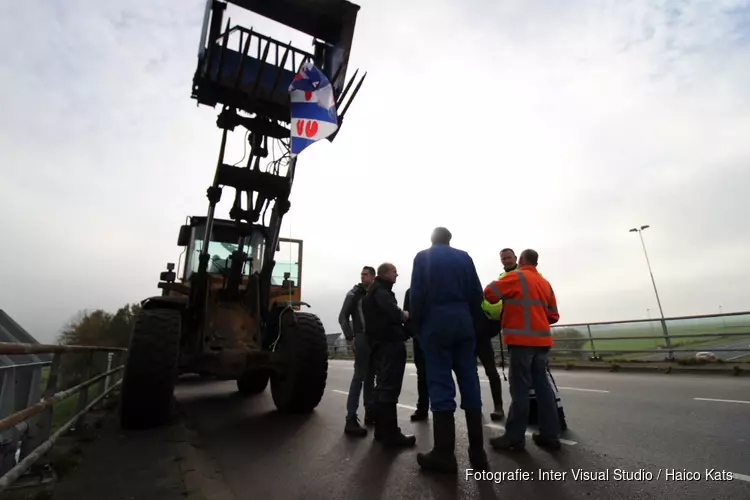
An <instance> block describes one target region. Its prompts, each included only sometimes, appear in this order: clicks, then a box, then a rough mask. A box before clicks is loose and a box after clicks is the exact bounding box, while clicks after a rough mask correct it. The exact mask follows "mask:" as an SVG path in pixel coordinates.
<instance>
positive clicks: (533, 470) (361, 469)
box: [176, 360, 750, 500]
mask: <svg viewBox="0 0 750 500" xmlns="http://www.w3.org/2000/svg"><path fill="white" fill-rule="evenodd" d="M352 372H353V366H352V361H344V360H331V361H329V372H328V383H327V388H326V393H325V395H324V397H323V400H322V401H321V403H320V405H319V406H318V407H317V409H316V410H315V411H314V412H313V413H311V414H309V415H284V414H280V413H278V412H277V411H276V410H275V407H274V405H273V400H272V398H271V393H270V389H267V390H266V391H265V392H264V393H262V394H260V395H257V396H253V397H250V398H242V397H240V396H239V394H238V393H237V391H236V384H235V383H234V382H233V381H226V382H224V381H210V380H197V379H191V380H182V381H181V382H180V385H179V386H178V389H177V392H176V394H177V398H178V401H179V402H180V406H181V408H182V410H183V412H184V418H185V420H186V423H187V425H189V426H190V427H192V428H193V429H194V430H196V431H197V432H198V433H199V434H200V437H201V441H202V442H203V443H204V446H205V449H204V451H206V452H208V453H209V454H210V455H212V456H213V458H214V459H215V460H216V461H217V463H218V464H219V467H220V469H221V472H222V474H223V476H224V480H225V481H226V482H227V484H228V485H229V487H230V488H231V490H232V491H233V493H234V495H235V497H236V498H237V499H238V500H244V499H268V500H271V499H273V500H276V499H278V500H287V499H288V500H292V499H295V500H296V499H299V500H302V499H305V500H315V499H321V500H333V499H350V498H351V499H362V500H366V499H380V498H383V499H389V500H390V499H393V500H395V499H409V500H416V499H455V498H478V499H495V498H498V499H500V498H513V499H525V498H528V499H539V498H550V500H568V499H584V498H585V499H601V498H614V499H640V498H643V499H651V498H653V499H657V498H658V499H665V498H679V499H681V500H686V499H693V498H694V499H701V500H703V499H709V498H715V499H720V498H727V499H730V498H731V499H740V498H750V378H749V377H732V376H726V377H725V376H700V375H697V376H692V375H663V374H658V375H656V374H619V373H608V372H584V373H581V372H568V371H563V370H555V371H553V375H554V377H555V379H556V382H557V385H558V388H559V390H560V394H561V397H562V401H563V404H564V408H565V413H566V416H567V420H568V425H569V429H568V431H567V432H566V433H565V434H564V435H563V436H562V437H563V439H564V440H565V441H564V444H563V447H562V450H560V451H558V452H548V451H545V450H542V449H540V448H538V447H536V445H534V443H533V442H532V441H531V439H530V438H529V439H528V440H527V446H526V451H525V452H521V453H507V452H505V453H501V452H496V451H495V450H493V449H492V448H491V447H490V446H489V445H487V447H486V449H487V453H488V455H489V458H490V464H491V467H492V471H493V476H490V477H484V478H477V477H473V476H471V471H467V469H470V465H469V463H468V457H467V446H468V444H467V436H466V428H465V420H464V418H463V413H462V412H461V411H460V410H459V411H458V412H457V414H456V427H457V429H456V441H457V450H456V452H457V457H458V459H459V472H458V474H456V475H455V476H447V477H446V476H442V475H436V474H434V473H425V472H422V471H420V469H419V466H418V464H417V462H416V454H417V452H418V451H428V450H429V449H430V448H431V447H432V425H431V419H430V420H428V421H424V422H418V423H412V422H411V421H410V420H409V415H410V414H411V413H412V411H413V409H414V405H415V404H416V399H417V390H416V382H417V379H416V376H415V373H416V371H415V368H414V366H413V365H411V364H409V365H407V371H406V375H405V377H404V387H403V391H402V394H401V398H400V403H399V404H400V406H399V420H400V426H401V427H402V429H404V431H405V432H408V433H413V434H414V435H416V437H417V445H416V447H414V448H410V449H404V450H390V449H385V448H383V447H382V446H381V445H380V444H379V443H377V442H374V441H373V439H372V428H371V429H370V432H369V433H368V436H367V437H365V438H352V437H349V436H347V435H345V434H344V432H343V431H344V417H345V414H346V411H345V407H346V398H347V392H348V390H349V384H350V381H351V375H352ZM479 374H480V380H482V384H481V385H482V389H483V401H484V402H485V405H486V408H485V411H484V413H485V423H486V424H487V425H486V426H485V428H484V429H485V441H486V440H487V439H488V438H489V437H493V436H496V435H499V434H500V433H501V432H502V427H501V426H502V422H500V423H499V425H498V424H497V423H494V422H491V421H490V419H489V410H490V406H491V396H490V392H489V383H488V382H487V379H486V377H485V374H484V372H483V369H482V368H481V367H479ZM507 389H508V388H507V382H506V381H503V392H504V400H505V410H506V412H507V409H508V404H509V402H510V396H509V395H508V390H507ZM360 418H363V412H362V410H361V407H360ZM532 430H533V429H529V431H532ZM578 471H582V472H587V473H594V475H598V477H594V478H593V479H589V480H584V479H581V478H577V477H576V473H577V472H578ZM550 472H552V473H553V474H554V475H553V474H550ZM499 473H503V474H505V475H504V476H503V477H500V474H499ZM509 473H513V474H509ZM524 473H525V474H524ZM563 473H564V474H563ZM685 473H687V474H685ZM729 473H732V475H733V479H731V480H729V479H728V475H729ZM681 474H682V475H681ZM544 476H546V477H544ZM555 476H556V477H555Z"/></svg>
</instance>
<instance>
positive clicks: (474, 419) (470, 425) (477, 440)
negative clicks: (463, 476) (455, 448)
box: [465, 410, 490, 471]
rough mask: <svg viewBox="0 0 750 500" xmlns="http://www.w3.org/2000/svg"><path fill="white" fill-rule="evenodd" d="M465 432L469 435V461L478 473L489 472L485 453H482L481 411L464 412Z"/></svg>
mask: <svg viewBox="0 0 750 500" xmlns="http://www.w3.org/2000/svg"><path fill="white" fill-rule="evenodd" d="M465 413H466V431H467V433H468V434H469V461H470V462H471V465H472V467H474V469H476V470H480V471H488V470H490V464H489V462H488V461H487V453H485V451H484V430H483V426H482V410H466V411H465Z"/></svg>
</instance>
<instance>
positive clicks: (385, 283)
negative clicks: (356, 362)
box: [362, 262, 416, 446]
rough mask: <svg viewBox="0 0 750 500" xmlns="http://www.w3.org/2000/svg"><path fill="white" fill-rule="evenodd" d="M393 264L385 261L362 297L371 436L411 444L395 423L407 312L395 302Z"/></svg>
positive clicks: (395, 443)
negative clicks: (372, 415) (369, 373)
mask: <svg viewBox="0 0 750 500" xmlns="http://www.w3.org/2000/svg"><path fill="white" fill-rule="evenodd" d="M397 278H398V271H397V270H396V266H394V265H393V264H391V263H390V262H385V263H383V264H381V265H380V266H379V267H378V271H377V276H375V280H374V281H373V282H372V284H371V285H370V288H369V289H368V290H367V295H365V298H364V299H362V312H363V314H364V317H365V335H366V336H367V341H368V344H369V346H370V353H371V354H370V356H371V357H370V364H371V366H372V370H373V372H374V375H375V387H374V388H373V391H372V392H373V400H374V402H375V440H376V441H379V442H381V443H383V444H384V445H386V446H414V444H415V443H416V438H415V437H414V436H407V435H405V434H404V433H403V432H401V428H400V427H399V426H398V410H397V408H396V407H397V405H398V398H399V396H400V395H401V385H402V383H403V380H404V370H405V368H406V332H405V331H404V322H405V321H406V320H407V319H409V313H407V312H405V311H403V310H402V309H401V308H400V307H399V306H398V301H397V300H396V295H395V294H394V293H393V285H394V284H395V283H396V279H397Z"/></svg>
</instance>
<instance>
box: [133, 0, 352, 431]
mask: <svg viewBox="0 0 750 500" xmlns="http://www.w3.org/2000/svg"><path fill="white" fill-rule="evenodd" d="M230 5H231V6H232V7H233V8H238V9H240V10H247V11H250V12H253V13H255V14H257V15H261V16H264V17H266V18H269V19H271V20H273V21H277V22H278V23H281V24H282V25H285V26H287V27H290V28H292V29H296V30H298V31H300V32H302V33H304V34H307V35H309V36H310V37H311V38H312V44H313V47H314V50H313V51H311V52H307V51H305V50H301V49H299V48H297V47H294V46H292V44H291V42H289V43H283V42H280V41H277V40H274V39H273V38H271V37H268V36H265V35H262V34H260V33H258V32H257V31H256V30H254V29H253V28H250V29H248V28H245V27H243V26H238V25H236V26H230V25H231V20H230V19H228V20H227V22H226V26H225V28H224V29H223V30H222V24H223V18H224V15H225V11H226V10H227V7H228V6H230ZM358 11H359V6H357V5H355V4H352V3H350V2H348V1H342V0H324V1H317V2H316V1H310V0H274V1H268V0H231V1H221V0H208V1H207V2H206V8H205V16H204V21H203V26H202V32H201V37H200V45H199V52H198V65H197V68H196V71H195V74H194V77H193V85H192V98H193V99H195V100H196V101H197V102H198V104H199V105H205V106H210V107H215V106H216V105H220V106H221V112H220V113H219V116H218V119H217V126H218V127H219V128H220V129H221V130H222V135H221V145H220V149H219V158H218V162H217V165H216V169H215V172H214V178H213V183H212V184H211V186H210V187H209V188H208V190H207V197H208V202H209V203H208V213H207V215H206V216H192V217H188V218H187V220H186V223H185V224H184V225H182V227H180V230H179V234H178V238H177V240H178V241H177V244H178V246H179V247H181V248H182V253H181V254H180V259H179V260H178V268H177V272H175V266H174V264H173V263H168V264H167V270H166V271H164V272H162V273H161V276H160V281H159V283H158V288H159V289H160V290H161V293H160V294H159V295H155V296H153V297H149V298H147V299H145V300H144V301H143V302H142V310H141V312H140V314H139V316H138V318H137V320H136V323H135V326H134V329H133V332H132V335H131V339H130V345H129V349H128V354H127V360H126V362H125V370H124V375H123V382H122V390H121V401H120V422H121V425H122V427H124V428H129V429H135V428H149V427H154V426H158V425H162V424H165V423H168V422H169V421H171V420H172V418H173V417H174V414H175V407H174V405H175V399H174V388H175V385H176V383H177V379H178V377H179V375H181V374H185V373H196V374H200V375H204V376H206V375H208V376H215V377H218V378H220V379H223V380H236V383H237V390H238V392H239V393H240V394H242V395H246V396H251V395H254V394H258V393H261V392H263V391H265V390H266V388H267V386H268V385H270V391H271V395H272V398H273V401H274V403H275V405H276V407H277V408H278V409H279V410H281V411H284V412H310V411H313V410H314V409H315V407H316V406H317V405H318V404H319V402H320V400H321V398H322V396H323V392H324V390H325V385H326V379H327V372H328V347H327V342H326V335H325V330H324V328H323V324H322V322H321V321H320V319H319V318H318V317H317V316H316V315H314V314H311V313H309V312H304V311H302V307H303V306H305V307H309V305H308V304H306V303H305V302H302V294H301V280H302V249H303V242H302V241H301V240H296V239H290V238H282V237H281V236H280V233H281V224H282V220H283V217H284V215H285V214H286V213H287V212H288V210H289V209H290V207H291V204H290V202H289V197H290V192H291V187H292V183H293V181H294V173H295V169H296V167H297V159H298V157H297V155H292V154H290V146H289V145H290V140H291V134H292V130H291V128H292V127H291V124H292V119H291V116H290V97H289V93H288V90H287V89H288V88H289V86H290V84H291V82H292V81H294V80H295V78H299V77H298V76H297V75H298V73H299V71H300V68H302V65H303V64H305V63H308V62H312V63H313V64H314V65H315V67H316V68H318V69H319V70H320V71H321V72H322V73H323V74H324V75H325V76H326V78H327V79H328V80H329V81H330V84H331V87H332V90H333V96H334V99H335V104H336V109H337V110H338V109H342V104H344V102H345V101H346V104H345V106H343V111H341V112H340V113H339V114H338V116H337V120H338V127H339V128H338V129H337V130H336V133H335V134H333V135H332V136H330V137H328V140H329V141H330V142H333V139H334V138H335V136H336V134H337V133H338V131H339V130H340V128H341V124H342V121H343V118H344V114H345V113H346V111H347V109H348V108H349V105H350V104H351V102H352V100H353V99H354V97H355V96H356V94H357V92H358V91H359V89H360V87H361V85H362V82H363V80H364V76H363V77H362V78H361V79H360V80H359V82H358V83H357V85H356V86H355V87H354V90H353V91H352V92H351V95H350V94H349V91H350V90H351V89H352V85H353V83H354V81H355V80H356V78H357V72H355V74H354V75H353V76H352V78H351V79H350V80H349V82H348V83H347V82H346V70H347V65H348V61H349V52H350V50H351V46H352V38H353V35H354V27H355V23H356V17H357V12H358ZM365 76H366V75H365ZM345 84H346V85H345ZM347 97H348V99H347ZM237 127H241V128H243V129H245V130H244V131H243V132H244V133H245V139H246V141H247V145H246V148H245V149H246V154H245V157H246V158H247V160H246V162H245V165H244V166H243V165H239V163H242V162H244V161H245V159H244V158H243V160H241V161H240V162H238V163H235V164H230V162H229V161H228V160H227V159H226V158H225V152H226V145H227V136H228V132H230V131H234V130H235V128H237ZM277 155H278V156H277ZM269 156H271V158H270V159H269ZM312 168H314V167H312ZM227 187H229V188H233V190H234V200H233V203H232V206H231V209H230V210H229V218H228V219H219V218H217V217H216V216H215V212H216V207H217V205H218V203H219V202H220V200H221V198H222V194H223V191H224V189H225V188H227ZM243 201H244V202H245V203H244V205H245V206H244V207H243ZM269 210H270V212H269ZM269 213H270V217H268V219H267V217H266V216H267V215H268V214H269ZM183 257H184V260H183ZM180 263H181V264H180ZM180 271H181V277H180V278H179V279H178V273H179V272H180Z"/></svg>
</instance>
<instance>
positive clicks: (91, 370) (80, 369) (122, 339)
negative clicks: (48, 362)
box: [57, 303, 141, 387]
mask: <svg viewBox="0 0 750 500" xmlns="http://www.w3.org/2000/svg"><path fill="white" fill-rule="evenodd" d="M140 311H141V305H140V304H138V303H135V304H125V305H124V306H122V307H120V308H119V309H118V310H117V311H116V312H115V313H114V314H112V313H110V312H107V311H104V310H103V309H96V310H95V311H88V310H83V311H79V312H78V313H77V314H76V315H75V317H74V318H73V319H72V320H71V321H70V322H68V324H66V325H65V326H64V327H63V329H62V332H61V333H60V335H59V337H58V339H57V341H58V343H59V344H63V345H81V346H106V347H125V348H127V347H128V343H129V342H130V334H131V332H132V331H133V326H134V325H135V320H136V318H137V317H138V313H139V312H140ZM60 363H61V364H60V377H61V379H62V383H63V384H64V386H67V387H69V386H70V385H73V384H78V383H81V382H83V381H85V380H86V379H88V378H89V377H92V376H94V375H96V374H98V373H102V372H103V371H105V370H106V368H107V354H106V353H94V354H93V356H91V355H89V354H87V353H69V354H66V355H65V356H63V357H62V359H61V360H60Z"/></svg>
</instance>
